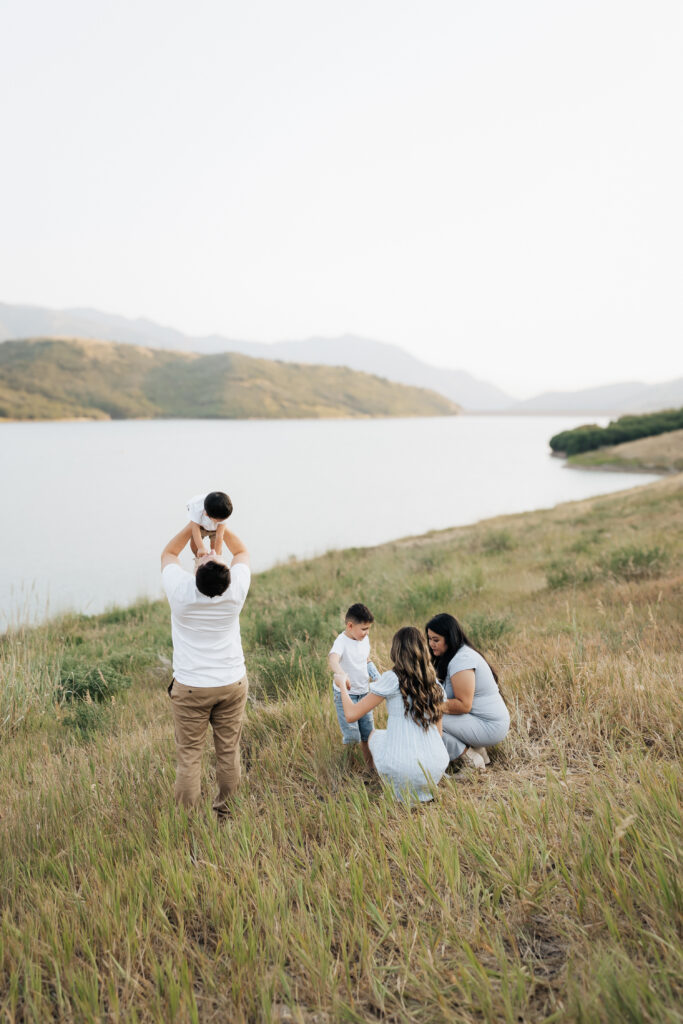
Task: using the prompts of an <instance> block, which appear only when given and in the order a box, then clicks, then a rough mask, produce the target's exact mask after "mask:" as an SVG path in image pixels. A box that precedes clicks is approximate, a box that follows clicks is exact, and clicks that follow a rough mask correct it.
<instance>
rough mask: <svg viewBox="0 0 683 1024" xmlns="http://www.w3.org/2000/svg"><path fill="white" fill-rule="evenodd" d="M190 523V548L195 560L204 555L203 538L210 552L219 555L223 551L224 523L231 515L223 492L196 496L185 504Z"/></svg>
mask: <svg viewBox="0 0 683 1024" xmlns="http://www.w3.org/2000/svg"><path fill="white" fill-rule="evenodd" d="M187 511H188V512H189V513H190V522H191V523H192V537H191V538H190V547H191V548H192V554H193V555H194V556H195V558H201V556H202V555H205V554H206V548H205V547H204V537H208V538H209V543H210V545H211V550H212V551H213V552H215V554H217V555H220V553H221V551H222V550H223V532H224V530H225V521H226V519H228V518H229V516H230V514H231V513H232V502H231V501H230V498H229V497H228V496H227V494H225V493H224V492H223V491H210V492H209V493H208V494H196V495H195V497H194V498H190V500H189V501H188V503H187Z"/></svg>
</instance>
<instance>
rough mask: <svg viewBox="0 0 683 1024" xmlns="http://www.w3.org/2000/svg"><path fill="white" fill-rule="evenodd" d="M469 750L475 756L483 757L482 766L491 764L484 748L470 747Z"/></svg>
mask: <svg viewBox="0 0 683 1024" xmlns="http://www.w3.org/2000/svg"><path fill="white" fill-rule="evenodd" d="M470 750H473V751H474V753H475V754H479V755H480V756H481V757H483V758H484V764H491V758H490V757H489V755H488V751H487V749H486V747H470Z"/></svg>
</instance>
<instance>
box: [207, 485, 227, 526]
mask: <svg viewBox="0 0 683 1024" xmlns="http://www.w3.org/2000/svg"><path fill="white" fill-rule="evenodd" d="M204 511H205V512H206V514H207V516H209V517H210V518H211V519H227V518H228V516H229V515H231V513H232V502H231V501H230V498H229V497H228V496H227V494H225V493H224V492H223V491H210V492H209V494H207V496H206V497H205V498H204Z"/></svg>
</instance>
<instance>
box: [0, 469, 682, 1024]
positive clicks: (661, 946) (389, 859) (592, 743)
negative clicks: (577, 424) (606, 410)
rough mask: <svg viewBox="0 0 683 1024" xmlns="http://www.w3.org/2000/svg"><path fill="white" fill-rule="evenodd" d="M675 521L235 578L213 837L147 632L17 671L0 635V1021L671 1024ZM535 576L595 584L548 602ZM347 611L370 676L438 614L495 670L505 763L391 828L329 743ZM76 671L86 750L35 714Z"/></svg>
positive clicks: (677, 666)
mask: <svg viewBox="0 0 683 1024" xmlns="http://www.w3.org/2000/svg"><path fill="white" fill-rule="evenodd" d="M682 497H683V487H682V486H681V480H680V479H679V478H672V479H671V480H668V481H665V482H661V483H656V484H653V485H650V486H648V487H646V488H643V489H639V490H637V491H634V492H629V493H627V494H623V495H614V496H611V497H609V498H601V499H595V500H591V501H587V502H582V503H579V504H576V505H572V506H561V507H559V508H558V509H555V510H552V511H549V512H543V513H533V514H528V515H525V516H511V517H507V518H505V519H501V520H499V521H496V522H490V523H486V524H480V525H479V526H476V527H468V528H463V529H459V530H454V531H448V532H446V533H442V534H434V535H431V536H429V537H425V538H412V539H408V540H406V541H403V542H399V543H397V544H392V545H385V546H383V547H381V548H377V549H373V550H371V551H355V552H344V553H342V552H336V553H334V552H333V553H330V554H329V555H326V556H324V557H323V558H321V559H317V560H314V561H311V562H308V563H302V564H299V565H288V566H281V567H278V568H276V569H274V570H272V571H271V572H269V573H264V574H262V575H260V576H258V577H256V578H255V580H254V585H253V591H252V593H251V595H250V598H249V602H248V605H247V608H246V609H245V614H244V630H243V633H244V637H245V646H246V650H247V658H248V664H249V669H250V673H251V681H252V693H251V698H250V703H249V709H248V720H247V725H246V730H245V736H244V745H243V753H244V758H243V760H244V764H245V769H246V774H245V780H244V785H243V787H242V789H241V790H240V792H239V794H238V796H237V798H236V799H235V803H234V807H233V811H232V815H231V817H230V820H229V821H228V823H227V825H226V826H225V827H223V828H220V827H219V826H218V825H217V824H216V822H215V821H214V820H213V819H212V817H211V814H210V803H209V796H210V793H211V787H212V772H213V768H212V757H211V756H209V755H207V759H206V765H205V773H204V779H203V785H204V791H205V793H206V795H207V802H206V805H205V806H204V807H203V808H202V809H201V811H200V812H199V813H197V814H195V815H194V816H192V817H190V818H188V816H187V815H186V814H185V813H184V812H182V811H178V810H176V809H175V808H174V806H173V804H172V785H173V744H172V734H171V723H170V715H169V710H168V707H167V698H166V696H165V688H164V681H165V678H166V673H167V658H168V654H169V636H168V632H169V631H168V613H167V610H166V609H165V608H164V607H163V606H161V605H159V606H155V605H141V606H137V607H134V608H132V609H129V610H122V611H120V612H113V613H110V615H108V616H101V617H97V618H93V619H85V618H83V617H72V618H71V619H66V620H62V621H61V622H58V623H53V624H50V625H49V626H46V627H42V628H41V629H39V630H37V631H36V632H35V633H27V634H25V636H24V638H23V639H22V640H21V644H22V645H23V646H24V647H26V645H28V650H29V652H30V653H29V654H28V655H24V654H22V655H21V657H22V658H25V661H23V662H22V661H21V658H20V656H19V654H18V650H19V648H18V647H17V644H18V643H19V638H18V636H17V635H8V636H6V637H5V638H3V640H2V653H1V654H0V656H1V657H2V658H4V659H6V660H3V661H2V662H0V664H2V665H3V666H4V665H5V664H9V665H12V664H16V665H23V666H24V667H23V668H21V670H19V669H17V670H14V671H15V674H14V676H13V677H12V679H13V686H14V688H15V689H17V690H18V691H20V692H19V693H18V694H17V695H16V697H15V700H16V702H17V707H19V706H23V705H22V701H25V700H26V699H27V695H28V694H30V693H31V692H32V690H31V686H32V682H31V680H32V679H33V674H32V668H31V666H32V665H34V666H35V671H36V678H37V679H38V680H40V679H42V680H43V681H44V682H43V683H41V684H40V685H39V687H38V692H41V693H42V692H43V691H45V693H46V694H47V698H46V699H45V700H44V701H43V702H42V704H40V705H39V706H40V707H41V708H42V710H41V713H40V714H35V715H24V716H23V717H22V716H21V714H20V715H18V716H16V715H15V717H14V719H13V725H12V727H11V729H10V728H8V727H6V728H5V730H4V732H3V734H2V747H1V748H0V807H1V808H2V819H1V820H0V894H1V895H0V1019H3V1020H5V1021H8V1022H15V1021H16V1022H18V1021H22V1022H26V1021H40V1022H43V1021H49V1020H60V1021H61V1020H64V1021H84V1022H85V1021H121V1022H123V1021H125V1022H128V1021H159V1022H161V1021H164V1022H165V1021H171V1020H173V1021H181V1022H184V1021H202V1022H209V1021H211V1022H213V1021H216V1022H218V1021H226V1020H229V1021H237V1022H256V1021H282V1022H284V1021H299V1022H308V1024H313V1022H317V1024H322V1022H336V1021H349V1022H354V1021H355V1022H360V1021H377V1020H382V1021H388V1022H408V1021H415V1022H438V1021H444V1022H445V1021H449V1022H450V1021H454V1020H456V1021H465V1022H470V1021H471V1022H475V1021H476V1022H480V1021H488V1022H498V1021H505V1022H510V1024H513V1022H514V1024H517V1022H519V1021H524V1022H527V1021H534V1022H535V1021H539V1022H540V1021H545V1022H550V1021H585V1022H591V1024H592V1022H605V1024H607V1022H609V1024H612V1022H614V1021H633V1022H652V1024H655V1022H670V1024H673V1022H680V1021H681V1020H682V1019H683V1015H682V1014H681V1009H680V1007H681V1005H683V1001H682V999H681V997H682V995H683V969H682V968H683V965H682V963H681V925H682V921H683V917H682V914H683V896H682V892H681V878H682V877H683V876H682V875H681V821H680V808H681V773H680V755H681V720H682V717H683V716H682V714H681V705H682V701H681V686H680V679H681V653H680V591H681V536H682V533H681V530H680V526H681V498H682ZM627 548H628V549H630V550H631V552H632V556H633V552H634V551H635V552H641V554H642V552H648V551H652V550H653V549H654V548H658V549H659V550H661V551H663V552H664V553H665V554H664V558H663V559H657V560H652V559H649V560H648V558H647V557H646V555H643V556H642V557H640V556H637V557H636V556H633V557H631V561H630V562H629V560H628V559H626V560H624V559H623V558H622V557H621V556H620V555H618V552H620V551H623V550H624V549H627ZM558 563H560V564H562V563H564V564H565V565H566V566H574V567H575V568H576V567H578V568H583V569H586V570H588V569H592V570H593V572H592V574H586V575H587V576H588V578H587V580H586V581H585V582H576V581H572V580H571V579H569V581H568V582H565V583H562V584H561V585H551V584H549V580H548V570H549V567H550V566H551V565H557V564H558ZM641 563H642V565H644V566H645V568H644V570H643V571H642V572H639V573H636V574H634V573H633V572H632V571H630V570H629V564H630V565H634V564H641ZM606 565H607V566H611V567H612V568H611V569H610V571H609V572H607V571H605V570H604V567H605V566H606ZM357 599H363V600H365V601H366V602H367V603H368V604H369V605H370V607H371V608H372V609H373V611H374V612H375V614H376V615H377V617H378V622H377V624H376V626H375V627H374V629H373V636H372V642H373V647H374V651H375V653H376V657H375V660H376V661H379V662H380V663H384V664H386V659H387V652H388V647H389V644H390V639H391V636H392V634H393V632H394V630H395V628H396V627H397V626H399V625H402V624H404V623H405V622H410V621H412V622H416V623H417V624H421V623H423V622H424V621H425V620H426V618H427V617H428V616H429V615H431V614H433V613H434V612H436V611H441V610H451V611H454V612H455V613H456V614H457V615H458V616H459V617H460V618H462V619H463V621H464V622H465V623H466V624H467V625H470V623H471V624H472V628H473V630H474V629H475V628H476V629H477V630H478V634H477V635H478V638H479V642H482V643H483V644H484V647H485V650H486V652H487V654H488V655H489V657H490V658H491V660H492V661H495V664H496V666H497V667H498V669H499V671H500V672H501V676H502V680H503V686H504V690H505V694H506V699H507V700H508V703H509V705H510V708H511V712H512V722H513V724H512V730H511V733H510V736H509V738H508V739H507V740H506V741H505V743H503V744H501V746H500V747H499V748H497V749H496V750H494V751H493V759H492V765H491V766H490V768H489V769H488V770H487V772H486V773H484V774H482V775H478V774H472V773H469V772H467V771H465V772H460V773H458V774H456V775H453V776H448V777H447V778H446V779H445V780H444V781H443V782H442V784H441V785H440V787H439V790H438V797H437V800H436V801H435V802H434V803H433V804H432V805H428V806H425V807H422V808H420V809H417V810H413V811H408V810H406V809H405V808H404V807H403V806H402V805H400V804H398V803H396V802H395V801H394V800H393V799H392V798H391V797H390V796H389V795H388V794H386V793H384V792H383V791H382V790H381V787H380V786H379V784H378V783H377V782H374V781H369V780H368V779H367V777H366V776H365V775H364V773H363V771H362V768H361V765H360V759H359V758H356V757H354V755H353V753H351V754H349V751H348V750H344V749H343V748H342V746H341V743H340V740H339V735H338V726H337V723H336V719H335V715H334V711H333V708H332V703H331V700H330V696H329V679H328V673H327V671H326V669H325V665H324V655H325V652H326V650H327V649H328V645H329V643H330V640H331V638H332V637H333V636H334V634H335V633H336V631H337V630H338V629H339V628H340V625H339V622H340V614H341V613H342V612H343V610H344V608H345V607H346V606H347V605H348V604H349V603H350V602H351V601H352V600H357ZM288 624H289V625H288ZM114 655H115V656H116V657H115V658H114ZM32 658H33V659H35V660H34V661H32V660H31V659H32ZM112 658H113V661H112ZM13 659H14V660H13ZM79 659H80V662H82V663H83V664H91V663H93V662H95V661H97V663H98V664H101V665H103V666H104V671H103V674H104V675H105V677H106V676H107V672H108V670H107V666H108V665H112V664H113V665H114V666H115V667H116V671H120V670H121V667H122V666H124V667H125V668H126V672H127V675H128V678H129V680H130V681H131V682H132V687H131V689H130V691H129V693H128V695H127V696H125V695H123V694H117V697H118V699H117V703H116V704H115V705H114V707H113V710H112V708H111V705H110V704H103V705H102V708H103V710H104V709H105V708H108V712H107V713H108V717H106V716H105V717H104V718H103V719H102V720H101V721H99V719H98V711H97V709H96V710H95V712H94V713H93V714H94V718H93V723H92V728H90V729H89V730H86V731H85V732H84V731H83V730H79V728H78V727H77V726H74V723H73V722H71V724H69V722H70V719H69V709H68V707H67V706H65V705H63V704H62V705H60V704H59V703H55V701H54V693H52V695H50V685H51V683H54V682H56V680H57V675H58V673H60V672H61V666H63V665H64V664H69V665H71V666H73V665H74V664H76V665H78V664H79ZM60 678H61V676H60ZM111 678H112V679H113V678H114V676H113V675H112V676H111ZM17 680H19V681H22V680H23V681H24V682H23V683H20V684H17ZM22 686H23V689H24V690H25V691H26V693H25V694H23V695H22V693H21V690H22ZM29 703H30V701H29ZM95 703H96V702H95ZM36 706H38V704H37V705H36Z"/></svg>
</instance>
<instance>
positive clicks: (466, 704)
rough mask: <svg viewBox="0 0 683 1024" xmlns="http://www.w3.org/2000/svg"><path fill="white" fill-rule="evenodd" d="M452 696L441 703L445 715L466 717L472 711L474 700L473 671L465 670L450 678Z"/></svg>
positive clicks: (471, 669)
mask: <svg viewBox="0 0 683 1024" xmlns="http://www.w3.org/2000/svg"><path fill="white" fill-rule="evenodd" d="M451 686H452V687H453V696H452V697H451V698H450V699H448V700H445V701H444V702H443V705H442V706H443V710H444V714H446V715H466V714H467V713H468V711H471V710H472V701H473V700H474V669H473V668H466V669H463V671H462V672H456V673H455V674H454V675H452V676H451Z"/></svg>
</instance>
